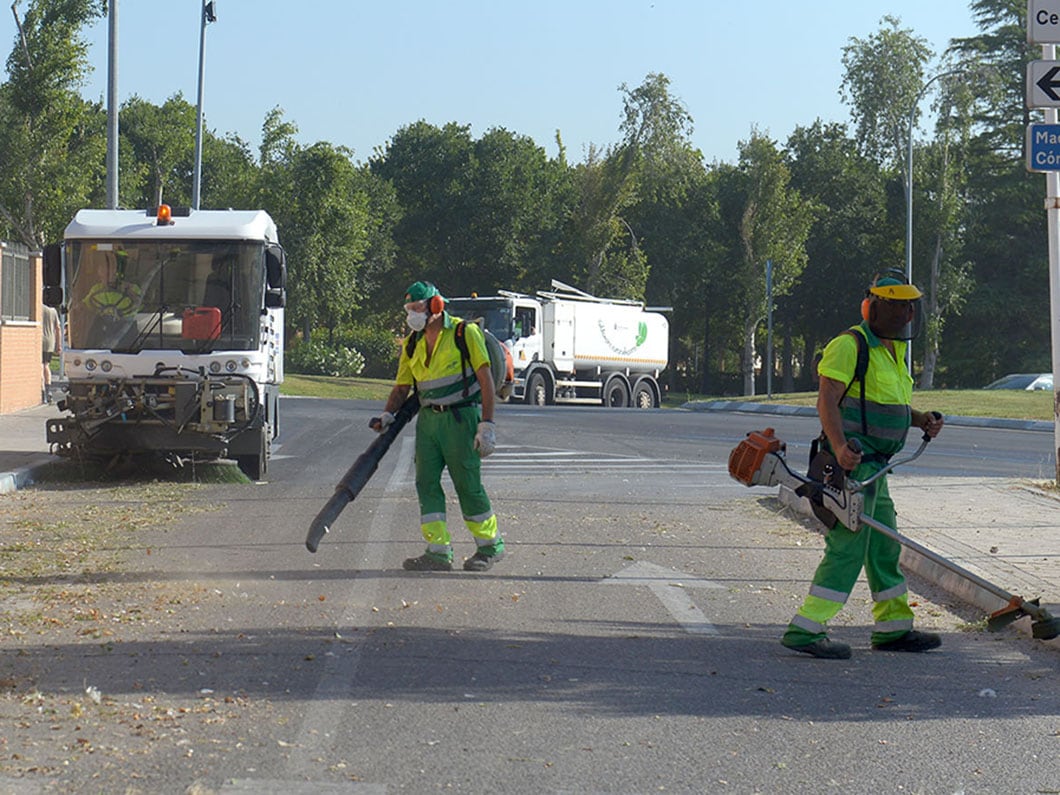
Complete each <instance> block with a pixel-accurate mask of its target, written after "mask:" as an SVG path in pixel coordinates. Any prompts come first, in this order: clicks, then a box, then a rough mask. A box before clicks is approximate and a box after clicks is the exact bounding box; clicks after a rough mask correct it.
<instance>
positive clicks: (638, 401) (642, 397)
mask: <svg viewBox="0 0 1060 795" xmlns="http://www.w3.org/2000/svg"><path fill="white" fill-rule="evenodd" d="M633 407H634V408H638V409H657V408H659V404H658V402H657V401H656V400H655V390H654V389H652V386H651V384H649V383H648V382H647V381H641V382H640V383H638V384H637V385H636V386H634V387H633Z"/></svg>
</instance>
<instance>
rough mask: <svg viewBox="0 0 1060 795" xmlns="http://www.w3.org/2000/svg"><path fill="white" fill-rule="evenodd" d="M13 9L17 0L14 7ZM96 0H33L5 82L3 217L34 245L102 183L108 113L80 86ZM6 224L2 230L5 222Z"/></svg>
mask: <svg viewBox="0 0 1060 795" xmlns="http://www.w3.org/2000/svg"><path fill="white" fill-rule="evenodd" d="M12 10H13V11H16V9H15V7H14V6H13V7H12ZM101 13H102V8H101V5H100V3H99V2H92V0H32V2H30V3H29V7H28V9H27V11H26V14H25V17H24V18H23V19H22V21H21V26H22V29H23V31H24V33H25V46H23V44H22V42H21V41H18V42H16V44H15V46H14V48H13V49H12V51H11V54H10V55H9V56H8V59H7V73H8V80H7V82H5V83H4V84H3V85H0V152H3V158H2V161H0V224H2V225H3V227H4V228H5V230H6V234H5V236H10V237H15V238H17V239H19V240H21V241H22V242H23V243H25V244H26V245H28V246H31V247H33V248H37V247H40V246H42V245H44V244H45V243H48V242H50V241H53V240H57V239H59V238H60V237H61V235H62V230H63V228H64V227H65V226H66V224H67V223H68V222H69V220H70V218H71V217H72V216H73V214H74V212H75V211H76V210H77V209H78V208H80V207H83V206H85V205H87V204H90V203H91V200H92V197H93V196H98V195H100V194H101V193H102V189H103V176H104V175H103V160H104V152H105V149H106V141H105V137H104V135H103V130H104V124H105V118H104V115H103V113H102V109H101V108H100V106H99V105H98V104H95V103H89V102H85V101H84V100H82V99H81V97H80V95H79V93H78V91H79V89H80V88H81V87H82V86H83V85H84V82H85V78H86V76H87V74H88V73H89V70H90V66H89V63H88V58H87V45H86V43H85V41H84V39H83V38H82V36H81V31H82V29H83V28H84V27H85V26H86V25H88V24H89V23H91V22H92V21H93V20H94V19H96V18H97V17H99V16H100V15H101ZM0 231H4V230H0Z"/></svg>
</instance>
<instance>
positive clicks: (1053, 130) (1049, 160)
mask: <svg viewBox="0 0 1060 795" xmlns="http://www.w3.org/2000/svg"><path fill="white" fill-rule="evenodd" d="M1027 170H1028V171H1042V172H1045V171H1060V124H1028V125H1027Z"/></svg>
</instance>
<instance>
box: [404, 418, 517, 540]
mask: <svg viewBox="0 0 1060 795" xmlns="http://www.w3.org/2000/svg"><path fill="white" fill-rule="evenodd" d="M478 418H479V407H478V405H470V406H463V407H461V408H454V409H450V410H449V411H443V412H435V411H429V410H428V411H420V413H419V417H418V419H417V420H416V494H417V495H418V497H419V502H420V530H421V531H422V533H423V537H424V539H425V540H426V541H427V543H428V545H429V548H430V549H431V550H432V551H439V552H441V551H443V550H444V549H450V548H451V547H450V542H451V538H450V535H449V530H448V527H447V525H446V514H445V491H444V490H443V489H442V471H443V470H444V469H448V470H449V477H450V478H452V481H453V486H454V487H455V488H456V495H457V498H458V499H459V501H460V511H461V513H462V514H463V517H464V524H465V525H467V529H468V530H469V531H470V532H471V535H473V536H474V537H475V541H476V542H477V543H478V544H479V545H483V544H490V543H493V541H494V540H496V538H497V536H498V528H497V517H496V515H495V514H494V513H493V507H492V506H491V504H490V499H489V497H488V496H487V494H486V490H485V488H483V486H482V459H481V458H480V457H479V454H478V453H477V452H475V448H474V443H475V431H476V429H477V427H478Z"/></svg>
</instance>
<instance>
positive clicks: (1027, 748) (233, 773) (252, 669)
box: [0, 399, 1060, 795]
mask: <svg viewBox="0 0 1060 795" xmlns="http://www.w3.org/2000/svg"><path fill="white" fill-rule="evenodd" d="M377 411H378V405H375V404H370V403H364V402H357V401H355V402H343V401H319V400H293V399H288V400H284V401H283V420H282V422H283V425H282V434H283V435H282V438H281V441H282V445H281V447H280V448H279V450H278V453H277V456H276V457H275V459H274V460H273V462H272V464H271V467H270V471H269V480H268V482H266V483H262V484H251V485H216V486H208V487H201V488H198V489H196V490H194V491H193V492H191V493H190V494H189V495H186V496H185V498H184V499H185V500H187V501H190V502H191V503H193V504H195V505H197V506H198V507H199V508H200V510H199V511H198V512H195V511H191V512H189V513H188V514H186V515H183V516H182V517H181V519H180V520H179V521H178V522H177V523H176V524H174V525H170V526H167V527H165V528H150V527H149V528H143V529H141V530H139V531H138V535H137V536H136V538H135V541H134V542H132V543H131V544H130V546H129V549H128V550H127V551H126V552H125V554H124V556H123V561H122V564H121V565H120V567H118V570H116V571H112V572H101V573H100V575H99V578H98V583H97V586H98V587H99V588H104V587H106V588H107V589H109V590H107V591H106V592H107V593H108V594H111V595H110V596H108V598H109V599H110V600H111V602H112V604H110V605H109V606H108V607H106V608H101V609H105V611H109V613H108V615H114V616H117V615H129V614H130V613H131V611H132V610H134V609H135V610H138V611H140V613H141V615H142V616H146V618H141V619H139V620H137V621H135V622H129V623H128V624H118V623H117V622H116V626H115V628H114V629H113V632H112V634H111V635H110V636H108V637H106V638H104V639H103V642H102V643H101V642H100V638H99V637H93V636H89V637H82V636H79V635H77V634H69V635H68V636H64V640H62V641H61V642H60V641H56V640H54V639H52V638H49V639H48V640H39V641H36V642H35V641H34V640H33V639H32V638H28V639H25V640H23V641H22V642H21V643H20V644H19V646H18V649H17V651H16V650H15V649H14V648H13V647H11V646H8V647H7V648H6V649H5V650H4V652H3V661H4V665H5V671H9V670H10V671H12V672H13V673H12V674H11V675H12V677H13V678H17V677H19V676H20V675H21V672H23V671H25V670H31V671H32V672H33V675H34V677H35V679H34V683H35V687H36V688H37V690H38V691H39V692H38V695H39V696H40V698H39V699H38V700H37V702H36V703H34V702H33V701H32V700H30V701H27V700H26V699H22V701H21V707H19V705H17V704H12V703H11V701H10V700H9V701H7V702H4V703H5V704H6V706H5V709H6V710H8V711H10V712H12V713H13V714H11V715H9V716H7V717H8V719H9V720H10V721H14V723H10V724H9V725H11V726H14V727H15V728H13V729H9V730H6V733H5V734H4V738H3V743H2V744H0V749H3V750H4V752H5V756H6V757H8V760H7V761H6V762H5V763H3V764H0V791H5V790H4V787H5V784H11V791H19V792H36V791H45V790H46V789H55V790H57V791H71V792H73V791H77V792H90V791H100V792H112V791H116V790H119V791H131V792H173V793H183V792H186V791H189V787H190V788H191V790H190V791H193V792H198V793H203V792H211V791H212V792H224V793H235V792H260V793H277V794H278V793H303V792H304V793H309V792H313V793H320V792H325V793H326V792H335V793H357V794H358V795H360V794H361V793H396V792H410V793H422V792H433V791H455V792H475V793H486V792H488V793H500V792H505V793H508V792H510V793H527V794H528V795H529V794H530V793H535V794H536V793H568V792H579V793H590V792H600V793H604V792H606V793H647V792H659V791H666V792H689V793H691V792H738V793H750V792H827V791H835V792H843V793H879V792H883V791H887V792H919V793H936V792H937V793H956V792H963V793H977V792H982V793H987V792H989V793H1008V792H1011V793H1025V792H1042V791H1057V790H1060V769H1058V766H1057V764H1056V759H1057V758H1058V750H1060V718H1058V715H1060V695H1058V694H1057V692H1056V687H1055V684H1056V681H1057V674H1058V673H1060V661H1058V660H1057V658H1056V655H1055V654H1054V653H1051V652H1050V651H1049V650H1048V649H1042V648H1041V646H1040V645H1035V644H1034V643H1033V642H1032V641H1029V640H1025V639H1023V638H1022V637H1020V636H1018V635H1016V634H1015V633H1011V634H1010V633H1005V634H1003V635H990V634H987V633H985V632H983V631H981V628H979V627H976V626H972V623H973V622H975V621H976V620H977V618H978V616H977V615H976V614H975V613H974V612H970V611H967V610H965V609H964V608H962V607H961V606H960V605H953V604H949V603H948V602H947V598H946V597H945V596H944V595H943V594H939V593H932V592H930V589H928V588H926V586H923V585H922V584H917V583H913V587H914V591H915V594H914V600H915V601H916V602H917V603H918V607H917V611H918V622H919V623H920V624H921V625H922V626H925V627H930V628H933V629H936V630H937V631H940V632H942V633H943V634H944V646H943V649H942V650H941V651H939V652H936V653H931V654H928V655H923V656H917V657H912V656H902V655H888V654H883V653H877V652H872V651H871V650H870V649H869V646H868V634H869V624H870V622H871V619H870V615H869V607H868V601H869V595H868V593H867V591H866V590H865V589H864V587H863V586H859V588H858V589H857V590H856V591H855V593H854V595H853V596H852V598H851V600H850V603H849V604H848V606H847V609H846V610H845V611H844V612H843V613H842V614H841V616H840V618H839V619H838V620H837V621H836V623H835V627H834V630H833V631H834V635H835V636H836V637H837V638H838V639H840V640H843V641H845V642H849V643H851V644H852V645H853V646H854V657H853V659H852V660H849V661H819V660H813V659H810V658H807V657H803V656H800V655H796V654H793V653H791V652H789V651H787V650H785V649H783V648H782V647H781V646H780V645H779V643H778V639H779V637H780V634H781V633H782V631H783V627H784V625H785V624H786V623H787V621H788V620H789V618H790V617H791V614H792V613H793V612H794V610H795V608H796V607H797V606H798V604H799V602H800V601H801V599H802V598H803V596H804V595H805V593H806V589H807V587H808V582H809V579H810V577H811V576H812V573H813V569H814V567H815V566H816V564H817V562H818V560H819V558H820V552H821V545H822V542H821V538H820V536H819V535H817V534H816V533H814V532H813V531H811V530H809V529H807V528H806V527H804V526H803V525H801V524H800V523H798V522H797V521H795V520H793V519H791V518H790V517H788V516H786V515H785V514H783V513H782V512H781V511H780V510H779V506H778V504H777V501H776V500H775V498H774V495H773V494H772V493H770V491H769V490H764V491H759V490H754V489H747V488H745V487H743V486H741V485H740V484H738V483H736V482H735V481H733V480H731V479H730V478H729V477H728V474H727V469H726V462H727V457H728V453H729V451H730V450H731V449H732V447H733V446H734V445H735V444H736V443H737V442H738V441H739V440H740V439H741V438H742V437H743V435H744V433H746V432H747V431H749V430H753V429H758V428H760V427H761V426H762V419H763V418H762V417H760V416H754V417H752V416H745V415H739V414H716V413H692V412H682V411H648V412H638V411H633V410H628V411H626V410H622V411H616V410H604V409H592V408H586V407H577V408H561V407H549V408H543V409H539V408H530V407H523V406H502V407H501V408H500V409H499V411H498V417H497V419H498V426H497V432H498V443H499V445H500V447H499V449H498V452H497V453H496V454H495V455H494V456H493V457H492V458H490V459H489V460H488V461H487V462H485V478H486V484H487V488H488V490H489V492H490V494H491V497H492V499H493V502H494V508H495V510H496V512H497V514H498V517H499V519H500V524H501V527H502V531H503V532H504V533H505V536H506V538H507V540H508V543H509V548H510V555H509V557H508V558H507V559H506V560H505V561H504V562H502V563H501V564H498V566H496V567H495V568H494V569H493V570H492V571H490V572H488V573H485V574H472V573H465V572H463V571H454V572H452V573H445V574H411V573H407V572H404V571H402V570H401V560H402V559H403V558H404V557H407V556H409V555H415V554H419V552H420V551H421V550H422V541H421V540H420V538H419V533H418V509H417V506H416V501H415V495H414V486H413V466H412V454H411V443H412V433H410V432H406V433H405V434H404V435H403V436H402V437H400V438H399V439H398V441H397V442H396V443H395V445H394V447H393V448H392V449H391V451H390V453H389V455H388V456H387V458H386V459H384V461H383V464H382V465H381V467H380V470H379V472H378V473H377V474H376V476H375V477H374V478H373V480H372V481H371V482H370V483H369V485H368V486H367V487H366V489H365V490H364V492H363V493H362V494H361V496H360V497H359V498H358V499H357V500H356V501H355V502H354V503H352V504H351V505H350V506H349V508H347V510H346V512H345V513H343V515H342V516H341V517H340V519H339V520H338V521H337V522H336V523H335V526H334V528H333V532H332V533H331V534H329V535H328V536H327V537H326V538H325V539H324V541H323V542H322V544H321V547H320V551H319V552H318V553H317V554H316V555H311V554H310V553H308V552H307V551H306V549H305V547H304V545H303V542H304V538H305V531H306V529H307V528H308V525H309V522H310V520H311V519H312V517H313V515H314V514H315V513H316V511H317V510H318V509H319V508H320V507H321V506H322V505H323V503H324V502H325V501H326V500H327V498H328V497H329V496H330V495H331V493H332V491H333V489H334V485H335V483H336V482H337V481H338V479H339V477H340V476H341V475H342V473H343V472H344V471H345V469H346V468H347V467H348V466H349V464H350V463H352V461H353V460H354V459H355V458H356V456H357V455H358V454H359V453H360V452H362V451H363V450H364V448H365V447H367V445H368V444H369V443H370V442H371V440H372V439H373V438H374V436H373V434H372V433H371V432H370V431H369V430H368V429H367V421H368V418H369V416H370V415H371V414H372V413H373V412H377ZM769 424H771V425H773V426H774V427H775V428H776V429H777V433H778V435H779V436H781V438H784V439H786V440H787V441H788V443H789V457H791V458H792V460H801V459H802V457H803V456H804V455H805V453H806V450H807V445H808V441H809V439H810V438H811V437H812V436H813V435H814V434H815V433H816V431H817V425H816V422H815V421H814V420H812V419H810V418H797V417H792V418H781V417H776V418H769ZM1051 444H1052V437H1051V434H1044V433H1043V434H1035V433H1032V432H1022V431H1004V432H1002V431H984V430H980V429H975V430H973V429H963V428H949V429H947V430H946V431H945V432H944V434H943V436H941V437H940V438H939V439H938V440H936V441H935V442H933V443H932V445H931V447H930V448H929V451H928V453H927V454H925V455H924V456H923V457H922V458H921V459H920V460H919V461H917V462H916V472H917V473H918V474H919V475H920V476H923V477H930V476H931V475H932V474H947V475H952V474H954V473H966V474H969V475H976V476H981V475H983V474H998V475H1019V476H1028V477H1039V476H1045V475H1044V474H1043V467H1044V472H1049V471H1050V469H1051V463H1049V450H1050V447H1051ZM458 515H459V509H458V507H457V505H456V503H455V499H454V500H451V505H450V518H451V526H452V529H453V534H454V540H455V542H456V545H457V555H458V557H461V556H466V555H470V554H471V552H472V551H473V543H472V541H471V538H470V536H469V535H468V534H467V533H466V531H465V530H464V529H463V528H462V527H460V526H459V522H458V521H456V520H457V519H458ZM34 585H40V586H42V587H43V586H48V585H51V586H53V587H55V586H56V585H57V584H56V583H39V584H38V583H34ZM118 586H121V588H124V589H126V590H125V591H122V590H116V589H117V588H118ZM89 688H92V690H93V691H94V692H95V693H96V694H101V697H100V699H99V702H98V703H97V702H96V700H95V698H94V696H93V694H92V692H90V691H89ZM54 694H66V695H67V698H66V699H65V700H60V699H58V698H57V697H56V696H55V695H54ZM83 694H88V696H89V698H88V700H87V701H86V699H85V698H84V697H83ZM82 702H84V703H82ZM75 706H76V711H77V712H78V714H77V715H76V716H75V720H73V721H72V720H71V719H70V715H69V712H70V711H75ZM48 710H52V713H51V714H49V713H48ZM2 719H4V716H2V715H0V720H2ZM0 731H5V730H3V729H0ZM40 737H43V740H41V741H40V742H39V743H38V744H34V740H35V739H36V738H40ZM48 740H50V745H48V744H46V743H45V741H48ZM86 746H87V747H90V748H91V752H90V751H89V750H88V749H87V748H86ZM12 754H15V755H19V757H20V759H16V760H15V761H14V762H12V761H11V759H10V757H11V756H12ZM64 755H65V757H66V762H65V763H63V761H62V758H63V756H64ZM20 760H21V761H20ZM34 765H37V766H38V770H37V771H36V772H34V771H30V770H29V768H31V767H33V766H34ZM41 771H43V772H41ZM4 776H6V778H5V777H4ZM15 783H17V784H18V785H20V786H27V787H35V788H41V789H40V790H38V789H19V790H14V789H13V788H14V786H15Z"/></svg>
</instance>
